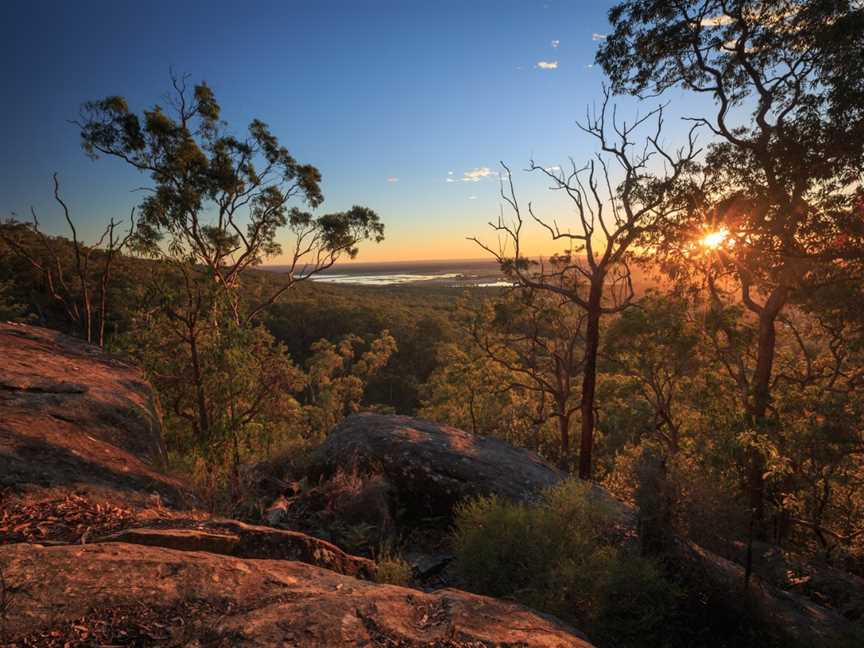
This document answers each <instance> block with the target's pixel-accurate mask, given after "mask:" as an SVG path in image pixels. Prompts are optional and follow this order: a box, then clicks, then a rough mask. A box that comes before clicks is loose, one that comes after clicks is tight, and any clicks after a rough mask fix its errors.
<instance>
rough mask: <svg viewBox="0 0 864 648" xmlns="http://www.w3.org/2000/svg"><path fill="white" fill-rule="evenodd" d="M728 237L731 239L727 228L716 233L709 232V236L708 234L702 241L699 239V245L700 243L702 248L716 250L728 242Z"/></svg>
mask: <svg viewBox="0 0 864 648" xmlns="http://www.w3.org/2000/svg"><path fill="white" fill-rule="evenodd" d="M728 237H729V230H727V229H726V228H725V227H723V228H721V229H719V230H716V231H714V232H708V234H706V235H705V236H703V237H702V238H701V239H699V243H700V245H702V247H706V248H708V249H710V250H716V249H717V248H719V247H720V246H721V245H723V243H725V242H726V239H727V238H728Z"/></svg>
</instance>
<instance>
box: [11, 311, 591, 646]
mask: <svg viewBox="0 0 864 648" xmlns="http://www.w3.org/2000/svg"><path fill="white" fill-rule="evenodd" d="M0 357H2V358H3V359H4V361H3V363H2V364H0V645H2V646H4V647H5V646H16V647H17V646H21V647H23V646H64V647H66V646H241V645H246V646H277V645H278V646H297V647H301V646H309V647H316V646H321V647H331V646H332V647H338V646H370V647H373V646H376V647H377V646H380V647H389V648H397V647H405V648H408V647H412V648H413V647H421V646H422V647H433V646H434V647H438V646H440V647H442V648H445V647H453V648H456V647H479V646H525V647H532V646H536V647H543V648H547V647H548V648H552V647H554V648H564V647H571V646H572V647H577V648H578V647H587V646H590V644H589V643H588V642H587V640H586V639H585V638H584V637H582V636H581V635H580V633H579V632H578V631H576V630H574V629H572V628H570V627H568V626H566V625H565V624H563V623H561V622H559V621H557V620H555V619H552V618H548V617H546V616H544V615H540V614H537V613H535V612H533V611H531V610H528V609H527V608H524V607H522V606H519V605H516V604H513V603H509V602H503V601H497V600H494V599H490V598H487V597H483V596H477V595H475V594H469V593H467V592H461V591H458V590H454V589H444V590H439V591H434V592H424V591H420V590H418V589H412V588H406V587H397V586H394V585H386V584H381V583H377V582H374V581H373V580H372V579H373V578H374V576H375V571H376V566H375V563H373V562H372V561H371V560H369V559H368V558H363V557H360V556H354V555H351V554H350V553H348V552H346V551H343V550H342V549H341V548H339V547H338V546H336V545H335V544H333V543H331V542H328V541H327V540H325V539H321V538H316V537H314V536H311V535H309V534H306V533H303V532H301V531H298V530H293V529H286V528H274V527H273V526H270V525H267V526H262V525H254V524H248V523H245V522H241V521H237V520H225V519H219V518H214V517H212V516H210V515H208V514H207V513H206V512H204V511H201V510H198V509H196V507H195V498H194V497H193V496H192V495H191V493H189V492H188V491H187V489H186V488H185V487H184V485H183V484H182V482H180V481H178V480H176V479H173V478H171V477H169V476H167V475H166V474H165V473H164V460H165V451H164V447H163V444H162V440H161V430H160V417H159V410H158V405H157V402H156V399H155V396H154V394H153V392H152V389H151V388H150V387H149V386H148V385H147V383H146V381H145V380H144V378H143V376H142V375H141V372H140V371H139V370H138V369H136V368H135V367H132V366H130V365H128V364H127V363H125V362H122V361H121V360H119V359H117V358H115V357H112V356H110V355H107V354H103V353H101V352H100V351H99V350H98V349H95V348H93V347H90V346H88V345H85V344H82V343H80V342H78V341H76V340H74V339H71V338H68V337H66V336H63V335H60V334H58V333H56V332H53V331H48V330H45V329H39V328H36V327H31V326H24V325H10V324H6V325H0ZM380 423H382V424H383V423H386V421H380ZM394 425H395V423H394V424H393V425H390V427H389V428H388V430H390V431H393V430H394V429H396V428H394ZM400 426H401V427H404V422H398V425H396V427H400ZM457 432H458V431H457ZM388 433H389V432H388ZM460 434H463V435H464V433H460ZM469 436H470V435H469ZM463 441H464V442H465V443H469V442H471V440H470V439H468V438H467V437H466V439H464V440H463ZM477 445H478V446H479V445H482V444H477ZM498 451H499V452H504V453H506V452H511V454H512V453H513V452H514V451H513V449H512V448H510V449H509V450H508V449H507V448H501V449H498ZM480 454H481V455H483V453H482V452H481V453H480ZM516 455H518V451H516ZM516 455H514V456H516ZM483 456H485V455H483ZM495 459H496V458H495V457H494V456H488V457H486V460H487V461H494V460H495ZM457 461H458V462H461V461H462V459H458V460H457ZM514 461H515V459H514ZM525 469H526V471H528V472H529V473H532V474H533V472H532V471H539V472H537V474H542V473H543V470H544V468H543V467H542V466H530V467H529V466H527V465H526V468H525ZM322 470H323V469H322ZM322 475H323V473H322ZM460 480H462V481H464V480H465V475H464V474H463V475H462V476H461V477H457V478H456V481H460ZM432 481H433V482H434V483H436V484H437V483H443V482H441V481H440V480H438V479H433V480H432ZM541 481H542V480H541ZM453 483H455V482H453ZM415 485H416V484H415ZM537 485H538V487H539V486H541V485H542V484H541V483H540V482H538V484H537ZM451 486H452V484H451ZM400 487H402V486H401V485H400ZM392 488H393V487H392V486H391V485H390V484H389V482H388V484H387V486H386V488H385V491H386V492H384V493H383V494H382V493H379V495H380V497H379V499H378V503H379V504H381V503H382V502H386V504H381V505H382V506H385V508H386V509H387V510H386V511H379V512H378V513H379V515H381V516H384V519H387V520H390V519H391V518H393V519H395V518H394V516H393V513H392V512H391V511H390V509H389V507H390V503H391V502H392V498H391V495H392V492H391V490H390V489H392ZM309 490H310V491H314V490H315V489H312V488H310V489H309ZM406 492H407V491H406ZM295 494H296V493H295ZM286 495H290V493H286V492H280V493H274V494H273V496H274V498H275V499H278V498H279V497H281V498H282V500H283V501H287V499H286V497H285V496H286ZM381 498H384V499H381ZM373 500H374V498H373ZM430 501H432V500H430ZM366 504H369V502H366ZM366 504H364V503H362V502H361V503H357V502H355V503H354V504H352V506H354V508H355V509H358V510H361V511H366V510H367V509H368V508H369V507H368V506H367V505H366ZM277 508H278V507H277ZM364 515H365V513H364Z"/></svg>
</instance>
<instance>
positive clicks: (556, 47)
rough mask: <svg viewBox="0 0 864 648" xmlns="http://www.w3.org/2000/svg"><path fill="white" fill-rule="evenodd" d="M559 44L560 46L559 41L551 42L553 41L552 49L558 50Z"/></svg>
mask: <svg viewBox="0 0 864 648" xmlns="http://www.w3.org/2000/svg"><path fill="white" fill-rule="evenodd" d="M560 44H561V41H560V40H553V41H552V49H558V46H559V45H560Z"/></svg>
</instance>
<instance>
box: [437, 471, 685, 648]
mask: <svg viewBox="0 0 864 648" xmlns="http://www.w3.org/2000/svg"><path fill="white" fill-rule="evenodd" d="M614 513H615V511H614V509H613V507H612V505H611V503H610V502H608V501H606V500H605V499H604V498H603V497H600V496H598V495H597V491H594V490H592V487H591V486H590V485H587V484H585V483H582V482H576V481H568V482H565V483H563V484H561V485H559V486H556V487H555V488H552V489H550V490H549V491H547V492H546V493H545V494H544V496H543V498H542V500H541V501H540V502H538V503H537V504H535V505H526V504H518V503H513V502H509V501H506V500H502V499H499V498H496V497H489V498H481V499H475V500H471V501H468V502H466V503H464V504H463V505H462V506H461V507H460V508H459V509H458V511H457V515H456V525H455V532H454V545H455V551H456V556H457V557H456V561H455V563H454V570H455V572H456V574H457V576H458V577H460V578H461V579H462V580H463V581H464V584H465V585H466V586H467V587H468V588H470V589H473V590H476V591H479V592H482V593H484V594H489V595H492V596H497V597H508V598H513V599H515V600H517V601H519V602H521V603H524V604H525V605H529V606H531V607H534V608H537V609H538V610H542V611H544V612H550V613H552V614H555V615H557V616H559V617H561V618H562V619H565V620H567V621H569V622H571V623H573V624H574V625H576V626H577V627H579V628H580V629H583V630H585V631H586V632H588V633H589V635H596V636H597V638H600V639H602V638H606V637H614V645H616V646H622V647H623V646H659V645H663V639H662V636H663V634H664V631H665V626H666V624H667V623H668V622H669V619H670V617H671V616H672V615H673V613H674V609H675V605H676V601H677V599H678V597H679V596H680V592H679V591H678V589H677V587H675V586H674V585H673V584H672V583H670V582H669V581H667V580H666V579H665V578H664V576H663V574H662V570H661V569H660V567H659V566H658V565H657V564H656V563H655V562H653V561H652V560H649V559H645V558H642V557H640V556H639V555H638V554H637V553H636V552H635V550H634V549H630V548H626V547H616V546H614V544H613V541H612V540H611V537H610V534H608V533H607V531H608V530H609V528H610V527H612V526H614V524H615V522H616V519H615V515H614Z"/></svg>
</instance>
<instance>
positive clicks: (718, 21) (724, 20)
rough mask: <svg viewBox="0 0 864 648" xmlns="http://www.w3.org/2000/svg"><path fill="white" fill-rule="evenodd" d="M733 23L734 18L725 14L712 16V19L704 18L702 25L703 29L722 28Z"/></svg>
mask: <svg viewBox="0 0 864 648" xmlns="http://www.w3.org/2000/svg"><path fill="white" fill-rule="evenodd" d="M731 22H732V16H727V15H725V14H723V15H720V16H711V17H710V18H703V19H702V22H701V23H700V24H701V25H702V26H703V27H722V26H723V25H728V24H729V23H731Z"/></svg>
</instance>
